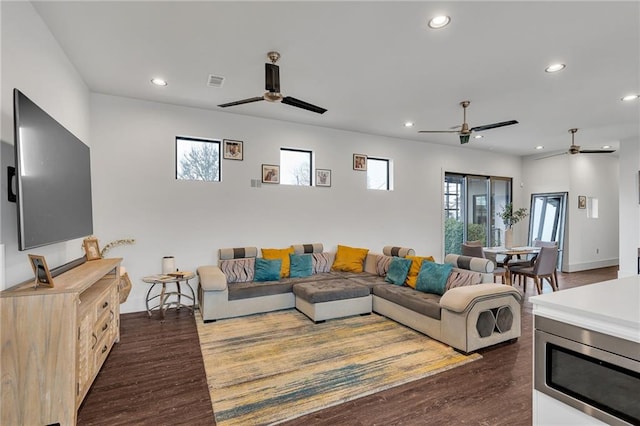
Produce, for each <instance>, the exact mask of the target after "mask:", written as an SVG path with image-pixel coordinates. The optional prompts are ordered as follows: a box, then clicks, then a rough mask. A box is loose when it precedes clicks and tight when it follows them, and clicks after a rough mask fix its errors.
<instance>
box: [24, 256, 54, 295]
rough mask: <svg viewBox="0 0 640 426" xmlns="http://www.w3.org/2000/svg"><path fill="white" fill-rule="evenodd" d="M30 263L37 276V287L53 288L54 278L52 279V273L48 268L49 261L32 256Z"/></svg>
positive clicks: (41, 257)
mask: <svg viewBox="0 0 640 426" xmlns="http://www.w3.org/2000/svg"><path fill="white" fill-rule="evenodd" d="M29 262H30V263H31V268H32V269H33V274H34V275H35V287H36V288H38V286H43V287H53V278H52V277H51V271H49V267H48V266H47V261H46V260H45V258H44V256H40V255H37V254H30V255H29Z"/></svg>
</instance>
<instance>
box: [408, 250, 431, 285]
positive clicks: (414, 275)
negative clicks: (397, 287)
mask: <svg viewBox="0 0 640 426" xmlns="http://www.w3.org/2000/svg"><path fill="white" fill-rule="evenodd" d="M407 259H411V268H409V273H408V274H407V280H406V281H405V283H406V284H407V285H408V286H409V287H411V288H416V281H417V280H418V274H419V273H420V268H421V267H422V262H424V261H425V260H428V261H429V262H435V261H436V260H435V259H434V258H433V256H427V257H421V256H407Z"/></svg>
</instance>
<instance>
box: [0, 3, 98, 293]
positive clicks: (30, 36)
mask: <svg viewBox="0 0 640 426" xmlns="http://www.w3.org/2000/svg"><path fill="white" fill-rule="evenodd" d="M0 9H1V18H0V19H1V30H2V49H1V50H2V64H1V69H2V76H1V81H2V86H1V88H0V96H1V98H2V103H1V120H0V125H1V129H0V137H1V139H2V143H1V144H0V146H1V148H2V149H1V154H0V155H1V161H0V163H1V165H2V170H1V171H2V173H1V176H2V181H1V188H2V189H1V198H2V199H1V201H0V219H1V220H0V221H1V222H2V226H1V228H0V229H1V231H0V232H1V234H0V242H2V244H3V245H4V249H5V258H4V265H5V271H4V272H1V271H0V289H2V288H6V287H9V286H11V285H14V284H17V283H18V282H21V281H23V280H26V279H28V278H29V277H30V276H32V274H33V273H32V272H31V267H30V266H29V262H28V259H27V253H32V252H35V253H38V254H42V255H44V256H46V259H47V263H48V264H49V266H50V267H55V266H59V265H61V264H63V263H66V262H67V261H69V260H71V259H75V258H78V257H80V256H82V255H83V251H82V249H81V240H75V241H71V242H68V243H61V244H54V245H51V246H47V247H41V248H38V249H35V250H33V251H28V252H19V251H18V243H17V241H18V237H17V219H16V205H15V203H9V202H8V201H7V182H6V171H5V170H6V167H7V166H8V165H13V163H14V159H13V155H14V154H13V146H12V145H13V88H14V87H15V88H18V89H20V90H21V91H22V92H23V93H25V94H26V95H27V96H28V97H29V98H30V99H31V100H33V101H34V102H35V103H36V104H38V105H39V106H40V107H41V108H43V109H44V110H45V111H47V112H48V113H49V114H50V115H51V116H52V117H54V118H55V119H56V120H58V122H60V123H61V124H62V125H63V126H65V127H66V128H67V129H69V131H71V132H72V133H74V134H75V135H76V136H77V137H78V138H80V139H81V140H82V141H83V142H84V143H86V144H87V145H89V90H88V89H87V87H86V85H85V84H84V82H83V81H82V79H81V78H80V76H79V75H78V73H77V71H76V70H75V68H74V67H73V65H71V63H70V62H69V60H68V58H67V57H66V55H65V53H64V52H63V51H62V50H61V49H60V46H59V45H58V43H57V42H56V40H55V39H54V38H53V36H52V35H51V33H50V32H49V30H48V28H47V27H46V26H45V24H44V23H43V21H42V20H41V19H40V16H39V15H38V14H37V13H36V12H35V10H34V9H33V6H32V5H31V3H29V2H24V1H20V2H6V1H3V2H0ZM0 265H1V263H0Z"/></svg>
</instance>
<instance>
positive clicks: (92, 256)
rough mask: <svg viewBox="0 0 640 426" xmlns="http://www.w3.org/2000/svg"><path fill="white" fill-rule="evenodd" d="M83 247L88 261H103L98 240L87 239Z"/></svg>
mask: <svg viewBox="0 0 640 426" xmlns="http://www.w3.org/2000/svg"><path fill="white" fill-rule="evenodd" d="M82 246H83V247H84V254H85V255H86V256H87V260H97V259H102V257H101V256H100V246H99V245H98V239H97V238H85V239H84V241H83V242H82Z"/></svg>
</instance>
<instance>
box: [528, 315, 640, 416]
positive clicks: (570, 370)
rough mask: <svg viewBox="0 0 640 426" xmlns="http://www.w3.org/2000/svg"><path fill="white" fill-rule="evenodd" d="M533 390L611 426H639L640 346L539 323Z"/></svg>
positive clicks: (542, 320)
mask: <svg viewBox="0 0 640 426" xmlns="http://www.w3.org/2000/svg"><path fill="white" fill-rule="evenodd" d="M535 329H536V330H535V352H534V388H535V389H536V390H538V391H540V392H543V393H545V394H547V395H549V396H551V397H553V398H555V399H557V400H559V401H561V402H563V403H565V404H567V405H569V406H572V407H574V408H576V409H578V410H580V411H582V412H584V413H586V414H588V415H590V416H592V417H595V418H597V419H599V420H601V421H603V422H605V423H607V424H610V425H640V343H638V342H632V341H629V340H624V339H620V338H617V337H614V336H609V335H606V334H602V333H598V332H596V331H592V330H587V329H584V328H581V327H576V326H574V325H570V324H566V323H562V322H558V321H554V320H551V319H549V318H545V317H540V316H536V317H535Z"/></svg>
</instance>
